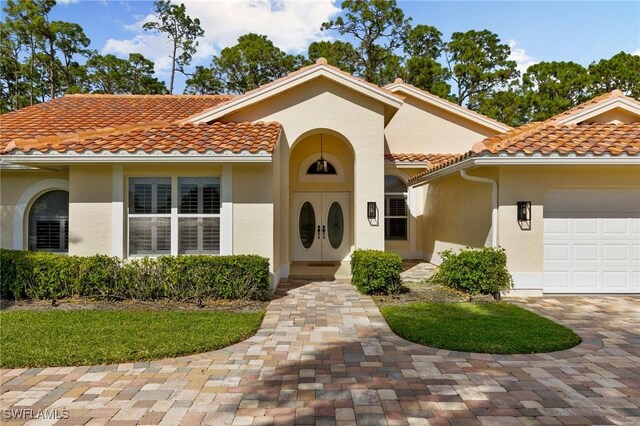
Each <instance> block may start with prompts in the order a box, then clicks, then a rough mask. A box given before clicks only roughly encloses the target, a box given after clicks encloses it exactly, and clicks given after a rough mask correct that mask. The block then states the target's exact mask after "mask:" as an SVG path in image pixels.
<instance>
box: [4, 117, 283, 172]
mask: <svg viewBox="0 0 640 426" xmlns="http://www.w3.org/2000/svg"><path fill="white" fill-rule="evenodd" d="M280 134H281V126H280V124H279V123H275V122H270V123H262V122H257V123H249V122H244V123H233V122H231V123H221V122H215V123H212V124H175V123H174V124H167V125H163V126H162V125H161V126H155V125H152V126H147V127H142V128H136V127H134V128H131V127H127V128H121V129H113V130H112V131H110V132H107V131H104V130H103V131H102V132H101V133H99V134H96V133H88V134H86V135H80V136H78V135H74V136H71V137H66V136H65V137H49V138H34V139H17V140H13V141H12V142H10V143H9V144H8V145H7V146H6V147H5V149H4V151H3V153H2V154H3V157H4V159H9V160H10V161H12V160H14V161H15V162H16V163H28V162H41V161H43V160H46V161H47V162H74V161H92V162H95V161H100V162H103V161H104V162H108V161H114V160H116V161H140V160H141V159H143V158H144V161H166V160H168V159H169V160H170V161H172V162H174V161H181V160H182V161H197V160H201V161H212V160H216V161H243V162H245V161H246V162H250V161H271V154H272V153H273V150H274V149H275V146H276V143H277V142H278V140H279V138H280Z"/></svg>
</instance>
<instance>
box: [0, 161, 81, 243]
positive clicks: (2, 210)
mask: <svg viewBox="0 0 640 426" xmlns="http://www.w3.org/2000/svg"><path fill="white" fill-rule="evenodd" d="M60 181H64V182H66V184H67V185H68V181H69V172H68V170H66V169H64V170H60V171H46V170H43V171H40V170H38V171H26V170H24V171H23V170H20V171H18V170H16V171H2V173H1V174H0V247H2V248H6V249H20V250H24V249H27V222H28V220H29V208H30V207H31V204H32V203H33V202H34V201H35V199H36V198H37V197H38V196H40V195H41V194H42V193H44V192H47V190H51V189H59V188H58V186H57V185H54V186H53V187H52V186H50V185H48V184H47V182H60ZM30 188H31V190H30ZM21 198H22V199H24V200H26V204H24V205H22V206H20V205H19V204H20V202H21ZM18 210H19V211H18ZM16 215H18V216H19V218H18V219H16ZM14 221H15V224H16V226H18V229H17V230H16V232H17V233H18V235H20V236H21V238H20V239H21V240H22V241H16V240H14Z"/></svg>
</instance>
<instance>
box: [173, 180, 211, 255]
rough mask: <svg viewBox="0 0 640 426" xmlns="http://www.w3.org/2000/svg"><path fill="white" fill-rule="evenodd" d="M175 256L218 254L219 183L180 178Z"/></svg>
mask: <svg viewBox="0 0 640 426" xmlns="http://www.w3.org/2000/svg"><path fill="white" fill-rule="evenodd" d="M178 188H179V195H178V197H179V200H180V204H179V206H178V235H179V239H178V241H179V242H178V252H179V253H181V254H193V253H207V254H220V179H219V178H179V179H178Z"/></svg>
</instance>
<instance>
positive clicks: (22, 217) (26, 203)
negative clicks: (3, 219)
mask: <svg viewBox="0 0 640 426" xmlns="http://www.w3.org/2000/svg"><path fill="white" fill-rule="evenodd" d="M55 190H62V191H67V192H69V181H68V180H64V179H45V180H42V181H40V182H36V183H34V184H33V185H31V186H30V187H28V188H27V189H26V190H25V191H24V192H23V193H22V195H21V196H20V198H19V199H18V202H17V203H16V207H15V210H14V212H13V249H14V250H28V249H29V247H28V244H25V242H26V238H25V234H27V233H28V232H29V229H28V226H29V209H30V208H31V205H32V204H33V201H35V200H36V198H37V197H38V196H40V195H41V194H43V193H45V192H48V191H55ZM69 225H71V221H69Z"/></svg>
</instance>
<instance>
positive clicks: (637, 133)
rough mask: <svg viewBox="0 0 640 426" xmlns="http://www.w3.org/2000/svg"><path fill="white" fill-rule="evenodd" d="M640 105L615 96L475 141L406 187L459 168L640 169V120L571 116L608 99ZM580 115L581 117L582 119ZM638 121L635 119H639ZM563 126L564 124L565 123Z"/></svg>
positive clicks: (611, 94)
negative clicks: (577, 166) (600, 166)
mask: <svg viewBox="0 0 640 426" xmlns="http://www.w3.org/2000/svg"><path fill="white" fill-rule="evenodd" d="M615 98H623V102H624V103H625V104H628V103H630V102H631V101H632V106H633V107H635V108H638V107H639V106H640V103H639V102H638V101H635V100H633V99H632V98H628V97H626V96H624V95H623V94H622V93H621V92H619V91H613V92H610V93H608V94H605V95H602V96H599V97H597V98H594V99H593V100H591V101H588V102H586V103H585V104H583V105H579V106H577V107H575V108H573V109H572V110H569V111H567V112H564V113H561V114H559V115H557V116H554V117H552V118H550V119H548V120H546V121H544V122H535V123H529V124H525V125H523V126H520V127H518V128H516V129H512V130H510V131H508V132H506V133H502V134H499V135H496V136H492V137H489V138H486V139H484V140H483V141H481V142H478V143H477V144H475V145H474V147H473V149H472V150H470V151H469V152H466V153H464V154H458V155H456V156H455V157H453V158H451V159H449V160H447V161H445V162H441V163H439V164H434V165H430V166H429V167H428V168H427V170H425V171H423V172H421V173H419V174H417V175H415V176H413V177H412V178H411V179H410V181H409V183H410V184H411V185H414V186H416V185H421V184H425V183H428V182H429V181H432V180H435V179H438V178H439V177H442V176H445V175H448V174H450V173H454V172H456V171H458V170H460V169H464V168H468V167H473V166H480V165H525V164H557V165H560V164H564V165H570V164H592V165H596V164H636V165H640V119H639V120H638V121H635V122H632V123H589V122H586V123H574V122H573V121H572V120H571V119H572V117H575V114H578V113H584V112H586V111H591V110H597V109H599V107H600V106H602V104H603V103H607V104H609V106H611V99H615ZM583 116H584V115H583ZM639 117H640V115H639ZM567 123H568V124H567Z"/></svg>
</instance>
